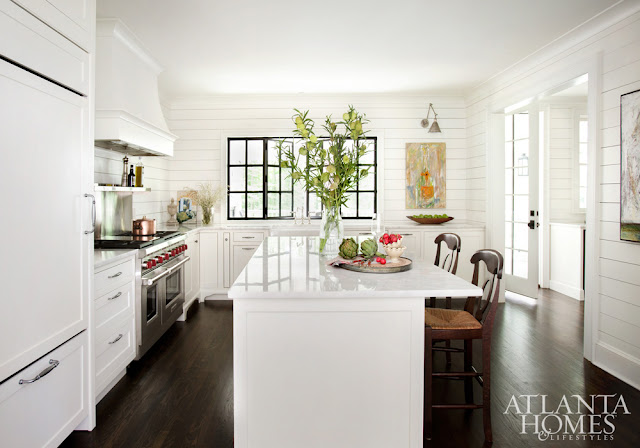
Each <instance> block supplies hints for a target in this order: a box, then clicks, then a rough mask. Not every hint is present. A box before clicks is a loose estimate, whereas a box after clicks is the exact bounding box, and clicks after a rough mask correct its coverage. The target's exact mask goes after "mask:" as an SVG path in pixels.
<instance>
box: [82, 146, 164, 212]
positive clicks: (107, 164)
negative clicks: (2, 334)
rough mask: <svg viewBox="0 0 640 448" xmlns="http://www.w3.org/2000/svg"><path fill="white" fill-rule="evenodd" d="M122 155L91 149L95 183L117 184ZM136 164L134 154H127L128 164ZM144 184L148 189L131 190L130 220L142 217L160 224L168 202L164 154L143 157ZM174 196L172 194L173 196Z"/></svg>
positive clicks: (120, 170)
mask: <svg viewBox="0 0 640 448" xmlns="http://www.w3.org/2000/svg"><path fill="white" fill-rule="evenodd" d="M123 157H124V154H121V153H119V152H114V151H108V150H105V149H102V148H98V147H96V148H95V158H94V177H95V180H94V182H95V183H105V184H120V180H121V177H122V158H123ZM137 163H138V158H137V157H129V165H132V164H133V165H135V164H137ZM142 163H143V165H144V178H143V179H144V180H143V182H144V186H145V187H149V188H151V191H148V192H147V191H146V192H136V193H133V219H138V218H142V217H143V216H146V217H147V218H149V219H155V220H156V223H157V224H162V223H164V222H165V221H167V220H168V219H169V214H168V213H167V205H169V202H170V197H171V195H170V193H169V191H168V189H167V187H168V178H169V170H168V167H167V165H168V159H167V158H165V157H143V158H142ZM174 196H175V195H174Z"/></svg>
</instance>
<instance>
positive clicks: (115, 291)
mask: <svg viewBox="0 0 640 448" xmlns="http://www.w3.org/2000/svg"><path fill="white" fill-rule="evenodd" d="M94 278H95V281H94V285H95V289H96V293H95V301H94V308H95V329H94V350H95V359H96V362H95V375H96V381H95V396H96V397H97V399H98V400H97V401H99V400H100V399H101V398H102V397H104V395H106V394H107V392H109V390H110V389H111V387H113V386H114V385H115V383H117V382H118V380H119V379H120V378H121V377H122V376H123V375H124V373H125V371H126V368H127V366H128V365H129V363H131V361H133V359H134V358H135V356H136V331H135V329H136V326H135V297H136V289H135V288H136V283H135V255H134V254H132V255H131V257H130V258H128V259H126V260H118V261H116V262H114V263H111V264H107V265H101V266H99V267H96V268H95V274H94Z"/></svg>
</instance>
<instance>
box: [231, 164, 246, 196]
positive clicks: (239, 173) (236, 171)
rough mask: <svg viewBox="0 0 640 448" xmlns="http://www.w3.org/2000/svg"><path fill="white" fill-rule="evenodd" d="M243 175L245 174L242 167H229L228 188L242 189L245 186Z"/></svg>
mask: <svg viewBox="0 0 640 448" xmlns="http://www.w3.org/2000/svg"><path fill="white" fill-rule="evenodd" d="M244 176H245V171H244V167H231V168H229V190H230V191H244V190H245V187H246V183H245V178H244Z"/></svg>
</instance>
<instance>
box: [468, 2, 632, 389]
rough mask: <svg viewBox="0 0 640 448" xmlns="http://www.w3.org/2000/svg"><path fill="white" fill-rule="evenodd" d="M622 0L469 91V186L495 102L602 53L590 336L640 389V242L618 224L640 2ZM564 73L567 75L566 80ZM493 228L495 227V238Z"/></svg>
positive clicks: (597, 359) (475, 180)
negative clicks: (625, 113) (625, 104)
mask: <svg viewBox="0 0 640 448" xmlns="http://www.w3.org/2000/svg"><path fill="white" fill-rule="evenodd" d="M618 6H619V7H618V8H615V9H612V10H610V11H608V12H607V14H603V15H602V16H601V17H599V18H598V21H594V22H593V23H592V24H590V25H593V26H596V25H598V26H600V29H598V30H596V31H594V32H584V31H583V30H576V31H575V32H572V33H568V34H567V35H566V36H564V37H563V38H562V39H560V40H559V41H557V42H555V43H554V45H551V46H550V47H548V48H546V49H545V50H543V51H541V52H539V53H538V54H536V55H534V57H532V59H531V60H524V61H523V62H521V63H520V64H518V65H516V66H514V67H512V68H510V69H509V70H507V71H505V72H504V73H502V74H500V75H499V76H497V77H495V78H494V79H492V80H490V81H488V82H487V83H485V84H484V85H482V86H480V87H478V88H477V89H474V91H472V92H471V93H470V94H469V95H468V98H467V102H468V106H467V125H468V131H469V132H468V135H469V153H470V154H469V155H470V157H469V160H468V167H469V169H468V183H467V186H468V188H469V189H470V192H471V196H472V195H473V194H474V193H473V187H474V185H477V186H478V187H479V188H480V187H482V186H483V185H484V184H483V182H487V180H486V176H487V172H488V171H484V173H482V172H481V171H477V170H476V167H475V165H480V164H481V163H482V162H481V159H483V158H485V159H486V158H487V151H486V149H487V147H488V145H489V142H490V141H491V135H489V120H488V117H489V111H491V110H494V111H495V110H496V109H495V107H496V105H501V106H502V107H504V106H507V105H508V104H506V103H505V101H506V100H507V99H515V101H513V102H512V103H510V104H514V103H515V102H517V101H518V100H521V99H524V98H527V97H528V96H534V95H536V94H538V93H540V92H543V91H546V90H549V89H551V88H553V87H554V85H550V84H549V83H550V82H552V81H554V82H557V83H558V84H560V83H561V82H565V81H568V80H570V79H572V78H575V77H576V76H579V75H580V73H576V70H577V68H576V67H580V66H584V65H585V64H596V63H597V62H596V61H598V60H599V59H598V58H599V55H601V58H602V59H601V60H602V66H601V73H602V80H601V86H600V88H599V93H598V96H599V97H598V98H596V100H597V101H598V103H599V106H600V107H599V109H600V110H599V112H600V114H601V122H600V123H599V128H598V129H597V132H598V136H599V141H600V145H599V147H598V151H599V152H600V156H601V162H600V166H599V180H598V184H599V185H598V188H599V190H598V191H597V196H598V198H599V210H598V214H599V217H600V231H599V234H597V235H595V238H597V244H598V246H599V251H600V255H599V260H598V270H599V279H598V282H597V283H599V293H600V294H599V297H598V301H597V303H595V304H593V306H594V307H596V309H594V312H595V313H596V315H597V319H596V321H597V324H595V326H594V331H593V332H592V334H591V337H592V338H593V341H594V355H593V362H594V363H596V364H597V365H598V366H600V367H602V368H604V369H605V370H608V371H609V372H612V373H613V374H615V375H616V376H619V377H620V378H622V379H624V380H625V381H627V382H629V383H630V384H633V385H634V386H635V387H640V243H630V242H624V241H621V240H620V228H619V226H620V191H619V189H620V95H622V94H624V93H627V92H632V91H634V90H638V89H640V12H638V10H639V8H638V4H637V3H633V4H632V3H629V2H624V3H623V4H620V5H618ZM599 24H602V25H599ZM564 75H566V78H565V79H561V78H562V77H563V76H564ZM536 88H538V90H536ZM519 95H522V96H520V97H519ZM591 100H592V101H593V99H591ZM497 157H498V156H497V155H496V158H497ZM476 159H477V161H476ZM483 174H484V176H483ZM477 194H478V195H479V196H480V195H481V194H483V193H481V192H478V193H477ZM471 196H470V198H471ZM479 200H481V199H479ZM497 206H500V204H498V205H497ZM469 217H470V218H471V219H478V220H483V221H484V220H487V219H488V214H487V213H485V211H484V210H480V209H479V208H474V207H473V202H471V203H470V208H469ZM491 233H492V229H491V227H490V226H488V227H487V234H488V238H491Z"/></svg>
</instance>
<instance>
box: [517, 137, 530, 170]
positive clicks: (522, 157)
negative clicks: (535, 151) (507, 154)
mask: <svg viewBox="0 0 640 448" xmlns="http://www.w3.org/2000/svg"><path fill="white" fill-rule="evenodd" d="M513 145H514V147H513V152H514V154H513V157H514V162H515V166H518V167H521V168H524V167H527V166H528V165H529V140H518V141H516V142H515V143H514V144H513Z"/></svg>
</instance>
